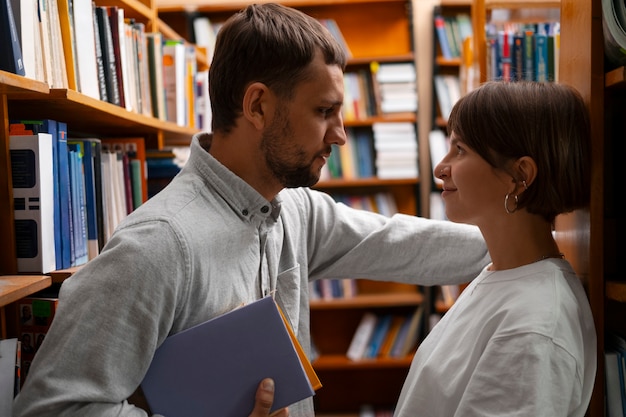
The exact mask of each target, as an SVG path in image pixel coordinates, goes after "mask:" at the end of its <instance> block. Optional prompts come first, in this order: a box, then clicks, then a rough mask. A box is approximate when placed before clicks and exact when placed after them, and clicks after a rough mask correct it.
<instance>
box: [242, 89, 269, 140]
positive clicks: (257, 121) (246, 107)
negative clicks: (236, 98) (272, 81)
mask: <svg viewBox="0 0 626 417" xmlns="http://www.w3.org/2000/svg"><path fill="white" fill-rule="evenodd" d="M270 96H271V94H270V91H269V89H268V88H267V86H266V85H265V84H263V83H260V82H255V83H252V84H250V85H249V86H248V87H247V88H246V91H245V93H244V95H243V116H244V117H245V118H246V120H248V122H250V123H251V124H252V125H253V126H254V127H255V128H256V129H259V130H260V129H263V128H264V127H265V124H266V122H267V116H268V114H267V112H268V108H269V102H268V100H269V99H270Z"/></svg>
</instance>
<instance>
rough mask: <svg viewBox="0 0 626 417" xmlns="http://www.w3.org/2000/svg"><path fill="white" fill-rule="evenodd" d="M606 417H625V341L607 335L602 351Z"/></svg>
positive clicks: (615, 335)
mask: <svg viewBox="0 0 626 417" xmlns="http://www.w3.org/2000/svg"><path fill="white" fill-rule="evenodd" d="M604 361H605V363H604V377H605V379H606V415H607V417H626V339H624V338H623V337H622V336H620V335H618V334H617V333H607V334H606V342H605V351H604Z"/></svg>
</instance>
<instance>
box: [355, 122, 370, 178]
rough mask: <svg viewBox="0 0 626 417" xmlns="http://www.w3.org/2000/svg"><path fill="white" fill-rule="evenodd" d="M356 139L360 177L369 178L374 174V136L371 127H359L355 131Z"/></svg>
mask: <svg viewBox="0 0 626 417" xmlns="http://www.w3.org/2000/svg"><path fill="white" fill-rule="evenodd" d="M354 138H355V140H356V147H355V149H356V154H357V167H358V171H359V177H361V178H369V177H373V176H374V150H373V141H374V137H373V135H372V132H371V130H370V129H369V128H364V129H363V128H357V129H355V132H354Z"/></svg>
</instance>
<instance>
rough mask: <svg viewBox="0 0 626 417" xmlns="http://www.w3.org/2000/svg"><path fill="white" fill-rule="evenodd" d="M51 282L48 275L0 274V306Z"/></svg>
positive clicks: (45, 286) (43, 287) (41, 288)
mask: <svg viewBox="0 0 626 417" xmlns="http://www.w3.org/2000/svg"><path fill="white" fill-rule="evenodd" d="M51 284H52V279H51V278H50V276H49V275H5V276H0V307H4V306H6V305H7V304H11V303H12V302H14V301H17V300H19V299H21V298H24V297H27V296H29V295H30V294H33V293H35V292H37V291H39V290H43V289H45V288H48V287H49V286H50V285H51Z"/></svg>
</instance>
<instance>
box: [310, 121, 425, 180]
mask: <svg viewBox="0 0 626 417" xmlns="http://www.w3.org/2000/svg"><path fill="white" fill-rule="evenodd" d="M346 136H347V140H346V143H345V144H344V145H343V146H338V145H332V152H331V154H330V157H329V158H328V161H327V164H326V165H325V166H324V168H323V170H322V174H321V179H322V180H328V179H344V180H347V179H355V178H371V177H378V178H381V179H391V178H417V177H418V148H417V133H416V129H415V125H414V124H413V123H410V122H380V123H378V122H377V123H373V124H372V126H371V127H368V126H359V127H348V128H346Z"/></svg>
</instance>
